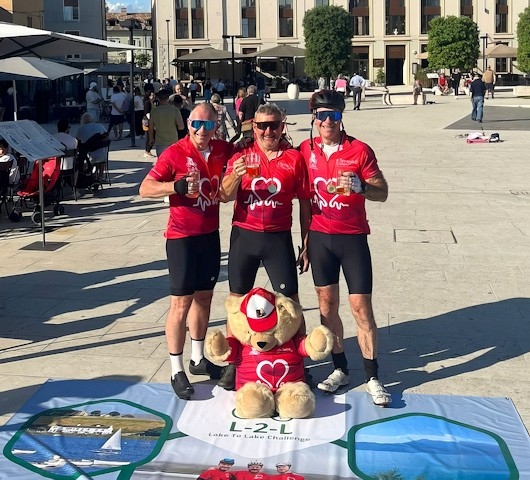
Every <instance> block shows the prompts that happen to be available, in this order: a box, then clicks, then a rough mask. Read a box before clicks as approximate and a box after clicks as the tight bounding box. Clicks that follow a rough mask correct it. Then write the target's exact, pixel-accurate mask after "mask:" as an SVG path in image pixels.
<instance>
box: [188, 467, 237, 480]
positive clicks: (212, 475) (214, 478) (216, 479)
mask: <svg viewBox="0 0 530 480" xmlns="http://www.w3.org/2000/svg"><path fill="white" fill-rule="evenodd" d="M235 478H236V477H234V475H233V474H232V473H230V472H223V471H221V470H219V469H218V468H212V469H211V470H205V471H204V472H202V473H201V474H200V475H199V478H198V479H197V480H227V479H228V480H235Z"/></svg>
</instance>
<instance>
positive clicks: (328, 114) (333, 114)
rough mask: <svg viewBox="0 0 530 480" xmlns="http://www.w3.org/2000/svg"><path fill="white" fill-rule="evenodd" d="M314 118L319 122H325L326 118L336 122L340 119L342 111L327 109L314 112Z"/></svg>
mask: <svg viewBox="0 0 530 480" xmlns="http://www.w3.org/2000/svg"><path fill="white" fill-rule="evenodd" d="M315 118H316V119H317V120H320V121H321V122H325V121H326V120H327V119H328V118H329V119H330V120H331V121H332V122H338V121H340V120H342V113H341V112H338V111H337V110H328V111H325V112H315Z"/></svg>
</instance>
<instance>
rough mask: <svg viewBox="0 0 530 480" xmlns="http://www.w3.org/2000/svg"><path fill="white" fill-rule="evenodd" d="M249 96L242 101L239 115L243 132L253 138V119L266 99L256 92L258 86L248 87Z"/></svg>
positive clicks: (245, 135)
mask: <svg viewBox="0 0 530 480" xmlns="http://www.w3.org/2000/svg"><path fill="white" fill-rule="evenodd" d="M247 94H248V95H247V96H246V97H245V98H244V99H243V101H242V102H241V106H240V107H239V112H238V114H237V115H238V117H239V124H240V125H241V133H243V136H244V137H248V138H252V137H253V136H254V133H253V131H252V120H253V119H254V115H255V113H256V111H257V110H258V108H259V106H260V105H262V104H264V103H265V102H264V100H263V99H261V98H260V97H259V96H258V95H257V94H256V86H255V85H249V86H248V88H247Z"/></svg>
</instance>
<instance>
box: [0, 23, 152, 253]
mask: <svg viewBox="0 0 530 480" xmlns="http://www.w3.org/2000/svg"><path fill="white" fill-rule="evenodd" d="M136 49H140V50H142V49H141V48H139V47H135V46H134V45H123V44H121V43H116V42H107V41H105V40H100V39H97V38H91V37H82V36H80V35H69V34H66V33H58V32H52V31H49V30H40V29H37V28H30V27H25V26H23V25H15V24H12V23H6V22H0V60H1V59H6V58H12V57H20V56H24V55H29V56H35V57H41V58H42V57H48V58H49V57H60V56H64V55H72V54H81V55H82V54H90V53H105V52H108V51H116V50H136ZM39 165H40V166H42V162H39ZM39 173H40V175H39V198H40V202H41V218H42V221H41V227H42V246H43V247H45V246H46V236H45V227H44V201H43V188H42V172H39Z"/></svg>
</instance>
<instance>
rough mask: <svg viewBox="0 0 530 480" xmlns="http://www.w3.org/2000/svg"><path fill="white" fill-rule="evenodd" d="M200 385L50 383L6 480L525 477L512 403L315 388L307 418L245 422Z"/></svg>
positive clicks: (10, 441) (17, 438) (527, 469)
mask: <svg viewBox="0 0 530 480" xmlns="http://www.w3.org/2000/svg"><path fill="white" fill-rule="evenodd" d="M195 391H196V393H195V395H194V397H193V400H190V401H183V400H179V399H178V398H177V397H176V396H175V394H174V393H173V391H172V389H171V387H170V386H169V385H159V384H130V383H125V382H111V381H73V380H72V381H70V380H52V381H48V382H47V383H46V384H44V385H43V386H42V387H41V388H40V389H39V391H38V392H37V393H36V394H35V395H34V396H33V397H32V398H31V399H30V400H29V402H28V403H27V404H26V405H25V406H24V407H23V408H22V409H21V411H20V412H19V413H17V414H16V415H15V416H14V417H13V418H12V419H11V421H10V422H9V423H8V424H7V425H5V426H4V427H3V428H2V429H1V431H0V442H1V445H2V449H3V456H2V457H0V479H3V478H6V479H7V478H8V479H10V480H18V479H21V480H22V479H24V480H25V479H35V478H39V477H46V478H56V479H75V478H93V477H94V478H98V479H102V480H107V479H118V480H125V479H153V478H157V479H163V478H176V479H179V478H182V479H184V478H194V479H197V478H204V479H216V478H228V479H233V480H239V479H247V478H249V479H284V480H285V479H293V480H300V479H306V480H317V479H318V480H331V479H334V480H340V479H355V478H361V479H370V480H377V479H380V478H396V479H398V478H399V479H407V480H408V479H411V480H417V479H419V478H423V479H431V478H432V479H436V480H443V479H448V480H449V479H455V478H458V479H464V480H471V479H475V480H479V479H480V480H484V479H525V478H527V479H530V455H529V454H528V452H529V451H530V438H529V436H528V433H527V432H526V430H525V428H524V425H523V424H522V422H521V420H520V418H519V416H518V414H517V411H516V410H515V408H514V406H513V404H512V402H511V401H510V400H509V399H506V398H475V397H456V396H428V395H406V394H403V395H402V396H394V398H393V402H392V407H391V408H379V407H376V406H374V405H373V404H372V403H371V400H370V398H369V396H368V395H367V394H365V393H359V392H348V393H346V394H343V395H324V394H321V393H320V392H316V396H317V409H316V412H315V414H314V416H313V417H312V418H309V419H303V420H287V419H279V418H266V419H256V420H248V419H247V420H245V419H241V418H238V417H236V416H235V413H234V408H233V406H234V403H233V402H234V393H233V392H225V391H224V390H221V389H219V388H218V387H214V388H213V389H212V387H211V386H209V385H204V384H203V385H195ZM88 392H90V394H91V396H90V397H88V396H87V393H88ZM253 462H254V463H258V465H252V463H253ZM279 463H283V464H286V465H278V466H277V464H279ZM249 464H250V465H249ZM259 464H262V465H261V466H260V465H259ZM287 464H290V465H287ZM252 469H253V470H252ZM251 470H252V473H251V472H250V471H251Z"/></svg>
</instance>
